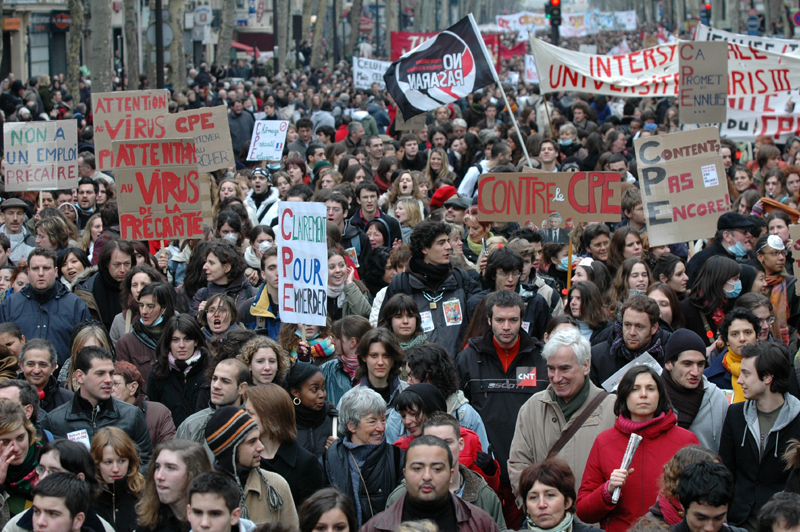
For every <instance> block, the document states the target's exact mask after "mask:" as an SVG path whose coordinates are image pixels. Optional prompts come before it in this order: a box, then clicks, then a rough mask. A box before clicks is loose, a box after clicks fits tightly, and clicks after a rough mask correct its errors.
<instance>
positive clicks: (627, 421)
mask: <svg viewBox="0 0 800 532" xmlns="http://www.w3.org/2000/svg"><path fill="white" fill-rule="evenodd" d="M666 415H667V414H665V413H664V412H661V413H660V414H659V415H657V416H656V417H654V418H653V419H650V420H648V421H634V420H632V419H631V418H627V417H625V416H623V415H622V414H620V415H619V416H617V425H618V428H619V430H620V432H622V433H623V434H633V433H634V432H639V431H640V430H642V429H644V428H646V427H649V426H650V425H652V424H654V423H656V422H658V421H661V420H662V419H664V417H666Z"/></svg>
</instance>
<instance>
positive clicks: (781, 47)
mask: <svg viewBox="0 0 800 532" xmlns="http://www.w3.org/2000/svg"><path fill="white" fill-rule="evenodd" d="M694 40H695V41H728V42H735V43H737V44H742V45H744V46H752V47H753V48H758V49H759V50H769V51H772V52H778V53H781V54H793V55H797V54H800V41H795V40H788V39H771V38H769V37H758V36H754V35H744V34H742V33H731V32H729V31H725V30H718V29H715V28H709V27H708V26H705V25H703V24H700V25H699V26H697V29H696V30H695V35H694Z"/></svg>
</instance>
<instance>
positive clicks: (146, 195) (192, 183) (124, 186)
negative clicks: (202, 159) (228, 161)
mask: <svg viewBox="0 0 800 532" xmlns="http://www.w3.org/2000/svg"><path fill="white" fill-rule="evenodd" d="M111 146H112V150H113V156H114V161H115V162H116V163H117V164H116V171H115V176H116V182H117V204H118V206H119V221H120V234H121V236H122V239H123V240H173V239H183V238H201V237H202V236H203V222H206V223H210V221H211V191H210V189H209V181H208V174H203V175H204V178H201V176H200V174H199V173H198V171H197V158H196V157H195V151H194V139H174V138H172V139H166V138H165V139H144V140H136V141H114V142H112V143H111Z"/></svg>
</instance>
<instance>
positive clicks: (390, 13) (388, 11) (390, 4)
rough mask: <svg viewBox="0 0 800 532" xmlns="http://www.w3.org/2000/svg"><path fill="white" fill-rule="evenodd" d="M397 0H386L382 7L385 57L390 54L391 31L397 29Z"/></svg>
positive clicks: (388, 56)
mask: <svg viewBox="0 0 800 532" xmlns="http://www.w3.org/2000/svg"><path fill="white" fill-rule="evenodd" d="M398 2H399V0H386V8H385V9H384V11H383V13H384V17H385V19H386V35H384V36H383V39H384V42H385V44H384V50H386V57H387V58H390V57H391V56H392V32H393V31H398V27H397V24H398V22H399V21H398V20H397V7H398V6H397V4H398Z"/></svg>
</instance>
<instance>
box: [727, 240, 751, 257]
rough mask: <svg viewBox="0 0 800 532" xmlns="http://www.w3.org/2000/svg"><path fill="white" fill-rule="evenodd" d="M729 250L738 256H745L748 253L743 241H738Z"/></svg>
mask: <svg viewBox="0 0 800 532" xmlns="http://www.w3.org/2000/svg"><path fill="white" fill-rule="evenodd" d="M728 251H730V252H731V253H733V254H734V255H736V256H737V257H744V256H745V255H747V249H745V247H744V245H742V243H741V242H737V243H736V244H735V245H733V246H732V247H731V248H730V249H728Z"/></svg>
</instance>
